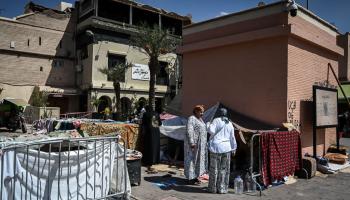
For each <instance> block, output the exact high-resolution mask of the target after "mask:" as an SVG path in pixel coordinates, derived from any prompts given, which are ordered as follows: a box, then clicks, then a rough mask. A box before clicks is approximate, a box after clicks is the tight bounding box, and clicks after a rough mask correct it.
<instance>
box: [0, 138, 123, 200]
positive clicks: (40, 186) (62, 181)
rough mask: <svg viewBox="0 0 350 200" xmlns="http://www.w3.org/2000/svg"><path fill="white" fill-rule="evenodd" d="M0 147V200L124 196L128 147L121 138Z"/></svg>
mask: <svg viewBox="0 0 350 200" xmlns="http://www.w3.org/2000/svg"><path fill="white" fill-rule="evenodd" d="M120 144H123V147H121V145H120ZM118 148H119V149H118ZM0 151H1V152H0V155H1V168H0V169H1V179H0V180H1V183H0V184H1V185H0V194H1V196H0V200H8V199H25V200H27V199H58V200H63V199H65V200H68V199H78V200H81V199H83V200H85V199H115V198H121V199H126V198H127V196H128V189H127V168H126V166H127V165H126V145H125V141H123V140H122V138H120V137H119V136H117V137H98V138H97V137H96V138H74V139H52V140H47V141H39V142H28V143H9V144H7V145H4V146H3V147H2V148H1V150H0ZM119 165H123V168H120V166H119ZM118 169H119V170H118ZM121 169H122V170H121ZM121 186H122V187H121ZM113 187H114V188H113Z"/></svg>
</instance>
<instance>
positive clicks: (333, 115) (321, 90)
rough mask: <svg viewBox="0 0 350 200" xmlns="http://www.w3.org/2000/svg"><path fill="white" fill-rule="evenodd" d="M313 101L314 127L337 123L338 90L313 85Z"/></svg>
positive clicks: (333, 125)
mask: <svg viewBox="0 0 350 200" xmlns="http://www.w3.org/2000/svg"><path fill="white" fill-rule="evenodd" d="M313 102H314V116H315V119H314V123H315V124H314V125H315V127H316V128H327V127H335V126H337V125H338V91H337V90H336V89H332V88H325V87H320V86H313Z"/></svg>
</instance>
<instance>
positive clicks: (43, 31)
mask: <svg viewBox="0 0 350 200" xmlns="http://www.w3.org/2000/svg"><path fill="white" fill-rule="evenodd" d="M116 10H117V11H118V12H115V11H116ZM141 22H146V23H148V24H156V25H158V26H159V27H162V28H164V29H167V30H169V37H173V38H174V39H176V40H179V41H180V40H181V36H182V27H183V26H184V25H187V24H189V23H191V20H190V18H188V17H184V16H180V15H177V14H175V13H172V12H167V11H164V10H162V9H157V8H153V7H150V6H146V5H142V4H138V3H136V2H134V1H125V0H104V1H98V0H84V1H77V2H76V3H75V8H72V7H71V5H69V4H67V3H61V4H59V5H58V6H57V10H56V9H51V8H46V7H43V6H40V5H37V4H34V3H32V2H30V3H28V4H27V5H26V7H25V12H24V14H23V15H21V16H18V17H16V18H14V19H8V18H0V37H1V40H0V58H1V60H0V70H1V71H2V73H1V74H0V88H3V89H4V90H3V91H2V94H1V96H0V98H6V97H12V98H22V99H25V100H26V101H28V102H30V97H31V95H32V91H33V88H34V86H39V87H40V89H41V90H42V91H47V92H49V93H50V96H49V106H53V107H60V108H61V113H71V112H82V111H84V112H86V111H95V112H96V111H98V112H101V111H103V110H104V108H105V107H106V106H108V107H110V108H111V109H112V110H113V111H114V112H115V111H116V108H115V107H116V106H115V103H116V100H115V94H114V90H113V83H112V81H110V80H108V77H107V76H106V75H104V74H102V73H101V72H100V71H99V69H102V68H108V67H111V66H112V65H113V63H115V62H127V63H130V64H132V67H131V68H129V69H128V70H127V72H126V74H125V78H124V81H123V82H122V83H121V98H122V108H123V111H124V112H129V111H130V108H131V104H132V103H133V102H135V101H139V100H141V101H142V102H143V104H145V102H146V101H147V99H148V90H149V78H148V77H147V76H149V74H148V73H149V70H148V66H147V65H148V57H147V56H146V54H144V53H143V52H141V51H140V50H139V49H138V48H136V47H133V46H132V45H131V44H130V37H131V35H133V34H135V33H136V32H137V27H138V26H139V25H140V23H141ZM159 60H160V63H161V66H162V67H161V70H160V72H159V73H158V74H157V81H156V103H157V105H158V110H159V111H160V110H161V109H162V107H164V106H165V105H166V103H167V102H168V101H169V100H170V99H171V98H172V97H173V96H174V95H175V94H176V91H177V85H178V80H179V76H180V75H179V73H178V72H179V71H180V70H179V67H180V65H179V60H178V56H177V55H176V54H174V53H170V54H167V55H163V56H161V57H160V58H159ZM94 98H97V99H100V100H102V101H101V102H103V103H101V105H100V106H99V107H98V108H97V109H94V107H93V105H92V101H93V99H94ZM141 106H143V105H141ZM132 112H133V111H132Z"/></svg>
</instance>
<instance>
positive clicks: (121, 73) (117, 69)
mask: <svg viewBox="0 0 350 200" xmlns="http://www.w3.org/2000/svg"><path fill="white" fill-rule="evenodd" d="M130 66H131V64H129V63H126V64H125V63H119V64H117V65H115V66H113V67H112V68H107V67H105V68H100V69H98V71H100V72H101V73H102V74H105V75H107V77H109V78H110V79H111V80H112V81H113V82H122V81H124V77H125V72H126V70H127V69H128V68H129V67H130Z"/></svg>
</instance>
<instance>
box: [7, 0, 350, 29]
mask: <svg viewBox="0 0 350 200" xmlns="http://www.w3.org/2000/svg"><path fill="white" fill-rule="evenodd" d="M65 1H66V2H70V3H72V2H74V0H65ZM259 1H264V2H265V3H272V2H276V1H278V0H137V2H140V3H143V4H148V5H151V6H154V7H158V8H163V9H165V10H168V11H173V12H177V13H179V14H182V15H187V14H192V16H193V20H194V21H195V22H199V21H203V20H207V19H211V18H214V17H217V16H219V15H221V14H225V13H232V12H238V11H241V10H246V9H249V8H252V7H255V6H256V5H257V4H258V2H259ZM27 2H29V0H0V9H1V13H0V16H4V17H14V16H17V15H20V14H22V13H23V8H24V5H25V4H26V3H27ZM33 2H35V3H37V4H41V5H44V6H46V7H54V6H55V5H57V4H58V3H59V2H60V1H59V0H33ZM296 2H297V3H298V4H300V5H302V6H304V7H306V0H296ZM309 9H310V10H311V11H312V12H313V13H315V14H316V15H318V16H320V17H321V18H322V19H324V20H326V21H328V22H330V23H334V24H335V25H336V26H337V27H338V29H339V31H340V32H342V33H344V32H350V0H309Z"/></svg>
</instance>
